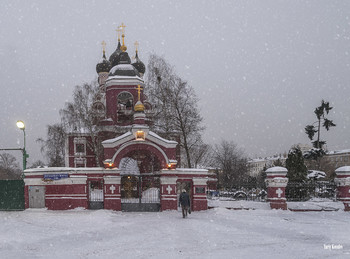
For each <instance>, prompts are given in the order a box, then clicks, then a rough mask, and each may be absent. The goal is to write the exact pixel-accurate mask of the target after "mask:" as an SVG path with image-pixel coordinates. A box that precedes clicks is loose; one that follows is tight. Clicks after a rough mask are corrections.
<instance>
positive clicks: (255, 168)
mask: <svg viewBox="0 0 350 259" xmlns="http://www.w3.org/2000/svg"><path fill="white" fill-rule="evenodd" d="M286 159H287V156H283V155H275V156H272V157H265V158H255V159H251V160H249V161H248V166H249V175H250V176H253V177H256V176H258V175H259V173H260V172H262V171H263V170H264V168H265V169H266V168H269V167H272V166H273V165H274V164H275V163H276V162H277V161H280V162H281V163H282V164H283V165H285V163H286Z"/></svg>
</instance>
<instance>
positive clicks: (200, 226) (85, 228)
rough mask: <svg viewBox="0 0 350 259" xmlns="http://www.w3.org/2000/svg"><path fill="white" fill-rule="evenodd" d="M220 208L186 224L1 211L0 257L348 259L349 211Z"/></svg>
mask: <svg viewBox="0 0 350 259" xmlns="http://www.w3.org/2000/svg"><path fill="white" fill-rule="evenodd" d="M224 204H225V205H227V203H225V202H224ZM216 205H218V203H217V204H216ZM219 205H220V206H219V207H217V208H214V209H210V210H208V211H202V212H193V213H192V214H191V215H189V217H188V218H186V219H183V218H182V217H181V214H180V212H176V211H166V212H159V213H123V212H115V211H107V210H98V211H91V210H90V211H89V210H79V209H77V210H71V211H48V210H42V209H39V210H35V209H29V210H26V211H21V212H3V211H2V212H0V219H1V221H0V258H65V259H68V258H350V234H349V233H350V224H349V222H350V213H349V212H344V211H342V210H338V211H330V212H325V211H321V212H291V211H281V210H270V209H269V208H268V204H267V203H258V202H237V203H236V204H235V202H232V201H231V207H237V208H239V207H241V208H246V209H247V208H249V210H246V209H243V210H233V209H232V210H230V209H226V208H224V206H223V204H219Z"/></svg>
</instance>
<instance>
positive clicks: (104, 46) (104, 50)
mask: <svg viewBox="0 0 350 259" xmlns="http://www.w3.org/2000/svg"><path fill="white" fill-rule="evenodd" d="M101 45H102V50H103V55H104V54H105V53H106V42H105V41H104V40H103V41H102V42H101Z"/></svg>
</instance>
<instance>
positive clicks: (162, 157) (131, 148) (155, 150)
mask: <svg viewBox="0 0 350 259" xmlns="http://www.w3.org/2000/svg"><path fill="white" fill-rule="evenodd" d="M137 151H146V152H150V153H151V154H153V155H154V156H155V157H156V158H157V159H158V161H159V164H160V167H161V168H160V169H162V168H166V166H167V164H168V163H169V159H168V157H167V155H166V154H165V152H164V151H163V150H162V149H161V148H160V147H158V146H157V145H155V144H153V143H151V142H149V141H144V142H137V143H135V142H129V143H126V144H124V145H122V146H121V147H120V148H119V149H118V150H117V152H116V153H115V154H114V155H113V158H112V161H113V162H114V164H115V165H117V166H118V167H119V166H120V162H121V160H122V158H124V157H127V155H128V154H129V153H130V152H137Z"/></svg>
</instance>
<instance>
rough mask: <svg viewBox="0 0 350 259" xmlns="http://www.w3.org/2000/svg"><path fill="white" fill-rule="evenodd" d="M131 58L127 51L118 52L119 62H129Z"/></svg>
mask: <svg viewBox="0 0 350 259" xmlns="http://www.w3.org/2000/svg"><path fill="white" fill-rule="evenodd" d="M130 63H131V59H130V57H129V54H128V52H122V53H120V54H119V64H130Z"/></svg>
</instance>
